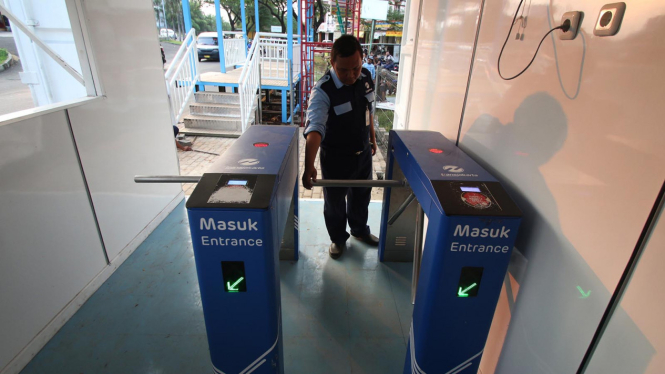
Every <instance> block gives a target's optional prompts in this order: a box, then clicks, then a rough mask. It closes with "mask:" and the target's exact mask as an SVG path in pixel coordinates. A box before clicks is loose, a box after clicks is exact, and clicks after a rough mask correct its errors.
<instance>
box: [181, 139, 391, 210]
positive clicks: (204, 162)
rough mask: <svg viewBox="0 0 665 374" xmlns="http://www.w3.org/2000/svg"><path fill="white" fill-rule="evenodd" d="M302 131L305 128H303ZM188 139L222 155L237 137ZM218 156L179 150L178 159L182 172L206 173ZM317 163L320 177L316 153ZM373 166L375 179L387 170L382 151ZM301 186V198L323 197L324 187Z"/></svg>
mask: <svg viewBox="0 0 665 374" xmlns="http://www.w3.org/2000/svg"><path fill="white" fill-rule="evenodd" d="M300 131H301V132H302V131H303V129H302V128H301V129H300ZM187 139H188V140H190V141H193V143H194V144H193V145H192V148H194V149H196V150H199V151H204V152H209V153H217V154H218V155H222V154H223V153H224V152H225V151H226V150H227V149H228V148H229V147H230V146H231V144H233V142H234V141H235V139H229V138H215V137H203V136H197V137H195V136H189V137H187ZM298 139H300V145H299V147H300V148H299V151H300V156H299V158H300V159H299V162H300V174H299V175H300V176H302V173H303V171H304V170H305V169H304V168H305V138H304V137H303V136H300V137H299V138H298ZM218 158H219V156H216V155H211V154H208V153H201V152H183V151H180V150H179V151H178V159H179V161H180V174H181V175H203V173H205V171H206V170H207V169H208V168H209V167H210V165H212V164H213V163H214V162H215V161H216V160H217V159H218ZM315 165H316V169H317V171H318V176H319V178H321V167H320V165H319V155H318V154H317V155H316V160H315ZM372 167H373V171H374V179H377V176H376V173H377V172H380V173H383V172H384V171H385V169H386V161H385V158H384V156H383V154H382V153H381V152H377V154H376V155H375V156H374V158H373V165H372ZM194 187H196V184H193V183H185V184H183V185H182V189H183V191H185V195H187V196H189V195H191V194H192V191H194ZM299 188H300V189H299V193H300V197H301V198H313V199H322V198H323V189H322V188H321V187H314V188H312V189H311V190H306V189H305V188H304V187H303V186H302V181H301V182H300V187H299ZM382 199H383V188H372V200H377V201H380V200H382Z"/></svg>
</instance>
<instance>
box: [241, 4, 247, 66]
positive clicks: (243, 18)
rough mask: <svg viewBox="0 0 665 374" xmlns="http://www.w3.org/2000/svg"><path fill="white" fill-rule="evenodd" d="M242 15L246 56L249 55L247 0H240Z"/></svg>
mask: <svg viewBox="0 0 665 374" xmlns="http://www.w3.org/2000/svg"><path fill="white" fill-rule="evenodd" d="M240 17H242V37H243V38H245V56H247V17H245V0H240Z"/></svg>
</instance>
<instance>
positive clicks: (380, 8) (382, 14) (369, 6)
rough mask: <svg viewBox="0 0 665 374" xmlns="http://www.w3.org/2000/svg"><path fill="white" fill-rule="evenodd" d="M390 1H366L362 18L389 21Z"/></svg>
mask: <svg viewBox="0 0 665 374" xmlns="http://www.w3.org/2000/svg"><path fill="white" fill-rule="evenodd" d="M388 5H389V4H388V1H385V0H364V1H363V2H362V8H360V18H364V19H375V20H380V21H385V20H387V19H388Z"/></svg>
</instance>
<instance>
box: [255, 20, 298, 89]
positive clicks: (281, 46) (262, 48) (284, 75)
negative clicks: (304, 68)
mask: <svg viewBox="0 0 665 374" xmlns="http://www.w3.org/2000/svg"><path fill="white" fill-rule="evenodd" d="M296 46H297V47H296ZM296 48H297V49H296ZM259 53H260V54H261V79H272V80H284V81H288V80H289V67H288V61H289V60H288V44H287V37H286V34H276V33H266V32H261V33H259ZM296 62H297V65H298V66H300V44H298V35H293V64H294V69H295V65H296Z"/></svg>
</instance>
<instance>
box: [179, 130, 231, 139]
mask: <svg viewBox="0 0 665 374" xmlns="http://www.w3.org/2000/svg"><path fill="white" fill-rule="evenodd" d="M180 134H184V135H189V136H211V137H219V138H239V137H240V135H242V133H241V132H240V131H239V130H238V131H233V130H211V129H195V128H188V127H185V128H183V129H180Z"/></svg>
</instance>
